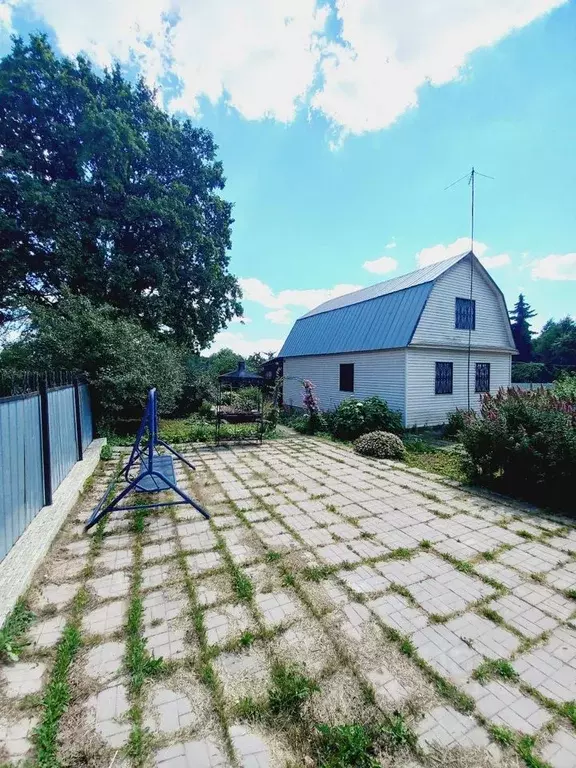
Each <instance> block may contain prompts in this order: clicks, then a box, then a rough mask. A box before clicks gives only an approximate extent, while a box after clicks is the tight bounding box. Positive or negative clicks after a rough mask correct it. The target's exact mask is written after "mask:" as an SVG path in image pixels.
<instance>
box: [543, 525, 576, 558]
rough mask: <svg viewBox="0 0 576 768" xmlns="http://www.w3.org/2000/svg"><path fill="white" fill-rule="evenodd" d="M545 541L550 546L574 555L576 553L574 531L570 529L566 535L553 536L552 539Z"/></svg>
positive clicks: (575, 535)
mask: <svg viewBox="0 0 576 768" xmlns="http://www.w3.org/2000/svg"><path fill="white" fill-rule="evenodd" d="M547 543H548V544H549V545H550V546H551V547H556V548H557V549H562V550H565V551H566V552H570V553H571V554H572V555H574V554H576V531H573V530H572V531H570V532H569V533H568V534H567V536H555V537H554V538H552V539H548V542H547Z"/></svg>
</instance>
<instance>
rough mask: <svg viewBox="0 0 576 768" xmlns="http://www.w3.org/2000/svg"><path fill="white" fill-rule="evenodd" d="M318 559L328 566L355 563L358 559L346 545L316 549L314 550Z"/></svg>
mask: <svg viewBox="0 0 576 768" xmlns="http://www.w3.org/2000/svg"><path fill="white" fill-rule="evenodd" d="M316 553H317V555H318V557H320V558H321V559H322V560H324V562H326V563H328V564H329V565H341V564H344V563H357V562H359V560H360V557H359V556H358V555H357V554H356V552H353V551H352V550H351V549H350V547H348V546H347V545H346V544H344V543H343V542H342V543H339V544H328V545H327V546H325V547H318V549H317V550H316Z"/></svg>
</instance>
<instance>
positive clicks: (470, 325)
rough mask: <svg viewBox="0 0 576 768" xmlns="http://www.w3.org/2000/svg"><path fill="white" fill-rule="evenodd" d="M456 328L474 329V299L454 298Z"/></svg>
mask: <svg viewBox="0 0 576 768" xmlns="http://www.w3.org/2000/svg"><path fill="white" fill-rule="evenodd" d="M456 328H461V329H462V330H465V331H475V330H476V302H475V301H474V299H458V298H457V299H456Z"/></svg>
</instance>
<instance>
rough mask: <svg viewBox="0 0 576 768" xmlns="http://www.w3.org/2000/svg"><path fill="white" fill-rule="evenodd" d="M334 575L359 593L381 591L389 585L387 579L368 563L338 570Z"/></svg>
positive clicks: (367, 593) (368, 593) (365, 593)
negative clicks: (347, 569) (352, 568)
mask: <svg viewBox="0 0 576 768" xmlns="http://www.w3.org/2000/svg"><path fill="white" fill-rule="evenodd" d="M336 575H337V576H338V578H340V579H342V581H344V582H345V583H346V584H347V585H348V586H349V587H350V589H351V590H353V591H354V592H356V593H357V594H359V595H371V594H373V593H374V592H383V591H384V590H385V589H387V588H388V587H389V586H390V582H389V581H388V579H386V578H384V576H381V575H380V574H379V573H378V571H376V570H374V568H371V567H370V566H369V565H361V566H359V567H358V568H355V569H354V570H353V571H346V570H343V571H338V573H337V574H336Z"/></svg>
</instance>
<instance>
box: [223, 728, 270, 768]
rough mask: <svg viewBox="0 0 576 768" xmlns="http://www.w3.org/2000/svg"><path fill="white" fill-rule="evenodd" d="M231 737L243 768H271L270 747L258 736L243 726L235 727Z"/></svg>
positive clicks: (231, 729) (231, 730) (232, 729)
mask: <svg viewBox="0 0 576 768" xmlns="http://www.w3.org/2000/svg"><path fill="white" fill-rule="evenodd" d="M230 736H231V738H232V744H233V745H234V749H235V750H236V752H237V753H238V757H239V759H240V765H241V766H242V768H270V765H271V763H270V758H269V754H268V747H267V746H266V744H265V743H264V741H262V739H261V738H260V737H259V736H258V735H256V734H255V733H253V732H251V731H249V730H248V728H246V727H245V726H243V725H233V726H232V728H230Z"/></svg>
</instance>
